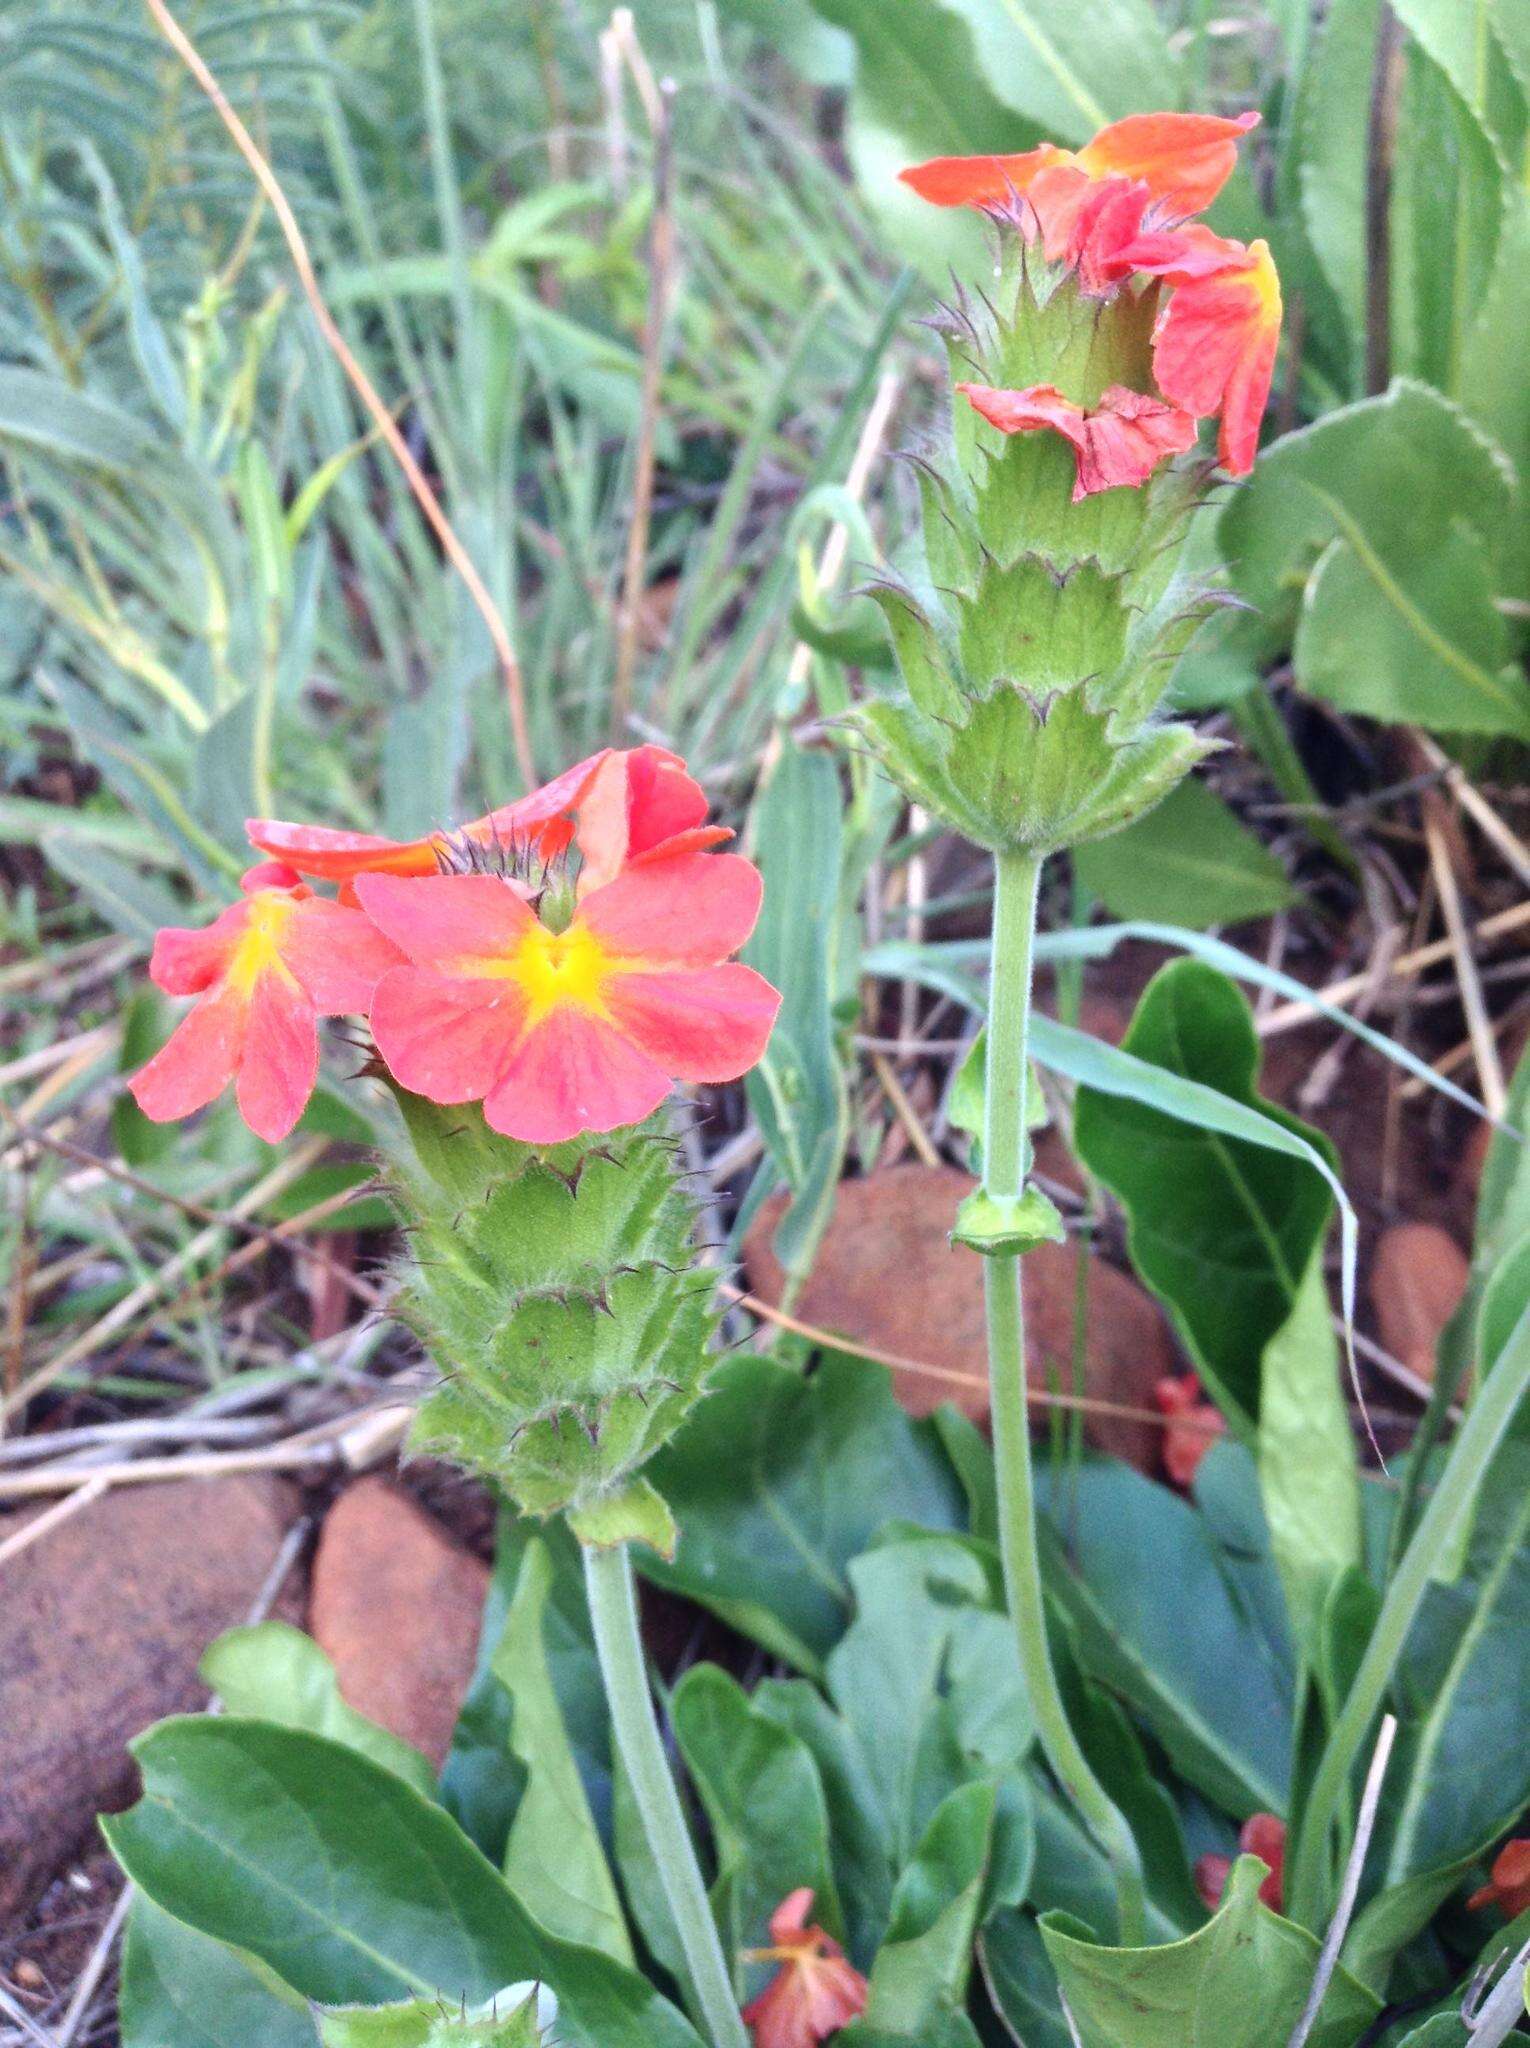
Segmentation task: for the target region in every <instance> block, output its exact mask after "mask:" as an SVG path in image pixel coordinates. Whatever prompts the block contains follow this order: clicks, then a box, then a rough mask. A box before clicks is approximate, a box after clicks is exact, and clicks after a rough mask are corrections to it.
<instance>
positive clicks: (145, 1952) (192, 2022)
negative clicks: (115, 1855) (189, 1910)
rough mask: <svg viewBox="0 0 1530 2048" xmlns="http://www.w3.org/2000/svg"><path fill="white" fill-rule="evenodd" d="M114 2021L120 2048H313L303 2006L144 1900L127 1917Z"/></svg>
mask: <svg viewBox="0 0 1530 2048" xmlns="http://www.w3.org/2000/svg"><path fill="white" fill-rule="evenodd" d="M117 2018H118V2024H119V2026H120V2027H121V2029H122V2048H313V2040H314V2033H313V2021H312V2020H311V2019H310V2018H309V2015H308V2007H307V2005H306V2003H305V2002H304V2000H302V1999H301V1998H299V1997H298V1996H297V1995H296V1994H295V1993H294V1992H291V1991H288V1990H286V1989H285V1987H283V1988H281V1989H277V1988H275V1987H274V1986H273V1985H272V1984H270V1983H268V1982H267V1981H266V1980H265V1979H264V1978H262V1977H261V1976H259V1975H257V1973H256V1971H255V1970H254V1969H253V1968H252V1967H251V1966H250V1965H249V1964H248V1963H247V1962H245V1961H243V1960H242V1959H241V1957H240V1956H239V1955H238V1954H236V1953H235V1951H234V1950H233V1949H231V1948H226V1947H225V1946H224V1944H223V1943H222V1942H221V1941H213V1940H211V1939H210V1938H209V1937H208V1936H207V1935H205V1934H198V1933H197V1932H196V1930H195V1929H194V1928H191V1927H185V1926H183V1925H182V1924H181V1922H180V1921H179V1920H174V1919H172V1918H171V1916H170V1915H169V1914H168V1913H166V1912H163V1911H162V1910H161V1909H160V1907H158V1906H156V1905H155V1904H154V1902H153V1900H152V1899H146V1898H142V1897H140V1898H136V1899H135V1900H134V1901H133V1904H132V1908H131V1910H130V1912H129V1914H128V1924H127V1933H126V1935H125V1937H124V1939H123V1946H122V1981H121V1985H120V1988H119V1990H118V1995H117Z"/></svg>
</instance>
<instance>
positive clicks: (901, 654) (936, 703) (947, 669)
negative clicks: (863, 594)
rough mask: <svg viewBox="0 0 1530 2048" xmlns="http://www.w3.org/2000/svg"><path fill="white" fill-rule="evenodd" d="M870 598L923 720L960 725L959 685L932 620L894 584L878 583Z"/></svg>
mask: <svg viewBox="0 0 1530 2048" xmlns="http://www.w3.org/2000/svg"><path fill="white" fill-rule="evenodd" d="M869 595H870V596H871V597H872V598H873V599H874V600H875V602H876V604H877V605H878V606H879V607H880V608H881V612H882V616H883V618H884V619H885V620H886V621H887V631H888V634H889V636H890V638H891V640H892V644H893V653H894V654H895V655H896V656H897V661H898V669H899V672H900V673H901V675H902V677H903V684H904V688H905V689H906V690H907V691H908V694H909V696H910V697H911V698H912V699H913V701H914V703H915V704H916V705H917V706H918V707H919V709H920V710H921V711H922V712H923V713H924V714H925V716H926V717H928V718H934V719H940V720H943V721H944V722H945V723H946V724H949V725H959V724H960V723H961V721H962V719H963V718H964V717H965V715H966V711H965V704H964V698H963V690H962V685H961V681H960V679H959V677H958V675H957V673H956V671H955V669H954V667H953V665H952V663H951V661H950V659H949V658H948V656H947V654H946V650H945V648H944V647H943V646H942V645H941V639H940V634H939V632H938V630H937V628H936V626H935V623H934V621H933V620H932V619H931V618H930V617H929V615H928V614H927V613H926V612H925V611H924V610H923V608H922V607H921V606H920V604H919V603H918V602H917V600H916V599H915V598H914V597H913V595H912V594H911V593H910V592H909V591H906V590H902V589H900V588H899V587H898V585H897V584H894V583H880V584H877V585H876V586H875V587H874V588H873V589H872V590H871V591H870V593H869Z"/></svg>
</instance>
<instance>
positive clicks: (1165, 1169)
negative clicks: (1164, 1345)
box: [1074, 960, 1331, 1428]
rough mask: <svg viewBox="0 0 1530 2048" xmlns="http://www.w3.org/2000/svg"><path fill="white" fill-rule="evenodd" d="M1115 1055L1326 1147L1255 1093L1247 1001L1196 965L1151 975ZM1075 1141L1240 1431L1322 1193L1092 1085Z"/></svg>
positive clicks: (1239, 1146)
mask: <svg viewBox="0 0 1530 2048" xmlns="http://www.w3.org/2000/svg"><path fill="white" fill-rule="evenodd" d="M1122 1051H1123V1052H1125V1053H1127V1054H1129V1055H1132V1056H1134V1057H1135V1058H1137V1059H1141V1060H1144V1061H1146V1062H1148V1063H1150V1064H1151V1065H1153V1066H1157V1067H1161V1068H1163V1069H1165V1070H1166V1071H1167V1072H1169V1073H1171V1074H1176V1075H1180V1076H1182V1077H1183V1078H1185V1079H1187V1080H1191V1081H1197V1082H1199V1083H1201V1084H1202V1085H1203V1086H1206V1087H1209V1088H1212V1089H1215V1090H1216V1091H1217V1092H1218V1093H1219V1094H1221V1095H1224V1096H1225V1097H1227V1098H1228V1100H1229V1101H1231V1102H1234V1103H1237V1104H1239V1105H1240V1106H1241V1107H1243V1108H1244V1109H1246V1110H1250V1111H1253V1112H1255V1113H1256V1114H1257V1115H1259V1116H1260V1117H1263V1118H1266V1119H1267V1120H1268V1121H1269V1123H1270V1124H1271V1125H1274V1126H1277V1127H1278V1128H1280V1129H1281V1130H1283V1131H1284V1132H1287V1133H1289V1134H1290V1135H1291V1136H1294V1137H1299V1138H1300V1139H1301V1140H1302V1141H1303V1143H1304V1144H1305V1145H1307V1146H1309V1147H1311V1148H1312V1149H1313V1150H1317V1151H1322V1152H1324V1153H1327V1152H1328V1146H1327V1142H1326V1140H1324V1139H1323V1138H1322V1137H1321V1136H1320V1135H1319V1134H1318V1133H1316V1132H1314V1131H1311V1130H1309V1129H1308V1127H1307V1126H1306V1125H1304V1124H1302V1123H1301V1122H1300V1120H1299V1119H1298V1118H1296V1117H1294V1116H1291V1115H1290V1114H1289V1113H1288V1112H1286V1111H1285V1110H1282V1109H1279V1108H1277V1107H1276V1106H1275V1105H1274V1104H1272V1103H1268V1102H1266V1101H1265V1100H1264V1098H1263V1097H1262V1096H1261V1095H1260V1094H1259V1092H1258V1089H1257V1086H1256V1079H1257V1075H1258V1070H1259V1041H1258V1039H1257V1037H1256V1036H1255V1033H1254V1026H1253V1019H1252V1016H1251V1015H1250V1012H1249V1008H1248V1005H1247V1003H1246V1002H1245V1001H1244V999H1243V997H1242V996H1241V995H1240V994H1239V993H1238V991H1237V990H1236V989H1235V988H1234V987H1233V985H1232V983H1231V982H1229V981H1227V980H1226V979H1225V978H1224V977H1223V976H1222V975H1220V974H1218V973H1217V972H1216V970H1215V969H1214V968H1211V967H1207V966H1205V965H1204V964H1203V963H1202V962H1200V961H1197V960H1180V961H1176V962H1175V963H1174V964H1173V965H1171V966H1169V967H1166V968H1164V969H1163V970H1162V971H1161V972H1160V973H1159V974H1157V975H1156V976H1155V977H1154V979H1153V981H1152V982H1151V983H1150V985H1149V987H1148V989H1147V991H1146V993H1145V994H1144V995H1143V997H1142V1000H1141V1002H1140V1003H1139V1004H1138V1006H1137V1011H1136V1015H1135V1016H1134V1017H1133V1019H1132V1023H1131V1028H1130V1030H1129V1031H1128V1032H1127V1035H1126V1038H1125V1040H1124V1041H1123V1044H1122ZM1074 1142H1075V1143H1076V1144H1077V1146H1078V1149H1079V1155H1080V1157H1081V1158H1082V1159H1083V1160H1084V1162H1085V1164H1086V1165H1087V1166H1088V1167H1089V1169H1090V1171H1091V1172H1093V1173H1095V1174H1097V1175H1098V1176H1099V1178H1100V1179H1101V1180H1102V1181H1104V1182H1105V1184H1106V1186H1107V1187H1109V1188H1110V1190H1111V1192H1112V1193H1113V1194H1114V1195H1115V1196H1116V1197H1117V1199H1118V1200H1119V1201H1120V1202H1121V1204H1122V1206H1123V1207H1124V1209H1125V1210H1126V1214H1127V1227H1128V1240H1127V1241H1128V1245H1129V1247H1130V1250H1131V1255H1132V1262H1133V1264H1134V1265H1135V1267H1136V1269H1137V1271H1138V1272H1139V1273H1140V1274H1141V1276H1142V1278H1143V1279H1144V1280H1145V1281H1146V1282H1147V1284H1148V1286H1149V1287H1151V1288H1152V1289H1153V1291H1154V1293H1155V1294H1157V1296H1158V1297H1159V1299H1160V1300H1161V1301H1162V1302H1164V1304H1165V1305H1166V1306H1167V1308H1168V1309H1169V1312H1170V1314H1171V1315H1172V1316H1173V1318H1174V1321H1175V1324H1176V1326H1177V1328H1178V1329H1179V1331H1180V1334H1181V1335H1182V1337H1183V1338H1184V1340H1185V1343H1186V1345H1187V1346H1188V1348H1189V1350H1190V1354H1191V1356H1192V1357H1193V1358H1194V1360H1195V1362H1196V1366H1197V1369H1198V1370H1199V1371H1200V1373H1201V1375H1202V1377H1203V1379H1204V1380H1205V1381H1206V1384H1207V1385H1208V1387H1210V1388H1211V1389H1212V1390H1213V1391H1214V1392H1215V1394H1216V1395H1217V1397H1218V1399H1219V1401H1220V1402H1221V1404H1222V1405H1223V1406H1224V1408H1226V1409H1227V1410H1228V1412H1229V1414H1230V1415H1231V1417H1232V1418H1233V1419H1234V1420H1235V1421H1237V1422H1239V1423H1240V1424H1241V1425H1242V1426H1243V1427H1244V1428H1249V1427H1251V1426H1252V1424H1253V1422H1254V1420H1255V1418H1257V1416H1258V1414H1259V1360H1260V1354H1261V1353H1262V1352H1263V1350H1264V1347H1265V1345H1266V1344H1268V1343H1269V1341H1270V1339H1271V1338H1272V1337H1273V1336H1274V1335H1275V1333H1276V1331H1278V1330H1279V1329H1280V1328H1281V1327H1282V1325H1283V1324H1284V1323H1285V1322H1286V1320H1287V1318H1288V1317H1289V1316H1290V1314H1291V1311H1292V1309H1293V1308H1294V1307H1295V1305H1296V1301H1297V1298H1298V1295H1299V1292H1300V1289H1301V1286H1302V1282H1303V1278H1304V1276H1305V1274H1306V1272H1307V1269H1308V1267H1309V1265H1310V1264H1311V1262H1312V1259H1313V1256H1314V1254H1315V1253H1316V1251H1317V1250H1318V1247H1319V1246H1320V1244H1321V1242H1322V1239H1323V1235H1324V1233H1325V1231H1326V1230H1327V1227H1328V1220H1329V1216H1330V1214H1331V1205H1330V1202H1329V1198H1328V1194H1327V1191H1326V1189H1325V1188H1324V1187H1323V1185H1322V1183H1321V1182H1320V1181H1319V1180H1318V1179H1317V1178H1316V1176H1315V1175H1313V1174H1312V1173H1311V1172H1310V1171H1308V1170H1307V1169H1306V1168H1305V1167H1304V1166H1303V1165H1301V1164H1300V1163H1299V1161H1297V1160H1295V1159H1289V1158H1283V1157H1281V1156H1279V1155H1278V1154H1276V1153H1273V1152H1270V1151H1266V1150H1262V1149H1260V1148H1258V1147H1255V1146H1253V1145H1250V1144H1245V1143H1240V1142H1239V1141H1238V1140H1237V1139H1235V1138H1230V1137H1228V1136H1227V1135H1226V1134H1225V1133H1224V1132H1220V1131H1213V1130H1207V1129H1204V1128H1202V1129H1196V1128H1194V1127H1193V1126H1191V1125H1188V1124H1184V1123H1180V1122H1178V1121H1177V1120H1175V1119H1174V1118H1172V1117H1169V1116H1166V1115H1164V1114H1163V1113H1162V1112H1161V1111H1158V1110H1155V1109H1152V1108H1149V1107H1147V1106H1146V1105H1144V1104H1142V1103H1138V1102H1127V1101H1123V1100H1121V1099H1120V1098H1116V1097H1111V1096H1107V1095H1103V1094H1101V1093H1099V1092H1097V1091H1096V1090H1094V1089H1092V1088H1084V1089H1080V1091H1079V1095H1078V1101H1077V1105H1076V1108H1075V1114H1074Z"/></svg>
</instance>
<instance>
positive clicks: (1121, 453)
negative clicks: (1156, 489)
mask: <svg viewBox="0 0 1530 2048" xmlns="http://www.w3.org/2000/svg"><path fill="white" fill-rule="evenodd" d="M956 388H957V390H958V391H960V392H961V393H962V394H963V395H964V396H965V397H966V398H967V399H969V400H970V401H971V403H972V405H973V407H974V409H975V410H976V411H978V412H980V413H981V414H982V416H983V418H984V419H985V420H987V421H988V423H989V424H990V426H995V427H997V428H998V429H999V431H1000V433H1003V434H1026V433H1031V432H1034V431H1035V430H1036V429H1038V428H1043V427H1046V428H1050V429H1051V431H1052V432H1053V433H1056V434H1061V435H1062V437H1063V439H1064V440H1065V441H1067V442H1068V443H1069V444H1070V445H1071V446H1072V449H1073V460H1074V467H1075V470H1076V476H1075V479H1074V484H1073V500H1074V503H1075V504H1077V502H1078V500H1079V499H1080V498H1087V497H1090V496H1091V495H1092V494H1093V493H1094V492H1095V491H1108V490H1112V489H1113V488H1114V487H1115V486H1116V485H1118V484H1140V483H1143V482H1144V481H1145V480H1146V479H1147V478H1148V477H1149V476H1151V475H1152V473H1153V471H1154V470H1155V469H1156V468H1157V467H1158V464H1159V463H1160V462H1162V461H1163V460H1164V459H1165V457H1166V456H1170V455H1182V454H1183V453H1184V451H1185V450H1186V449H1187V448H1193V447H1194V446H1195V421H1194V420H1193V419H1192V418H1191V416H1190V414H1189V413H1187V412H1181V411H1180V410H1179V408H1178V407H1177V406H1173V405H1165V404H1164V402H1163V400H1162V399H1160V398H1149V397H1147V396H1146V395H1145V394H1144V393H1142V392H1140V391H1131V390H1128V388H1127V387H1126V386H1125V385H1124V384H1112V385H1111V386H1110V388H1109V389H1108V390H1107V391H1106V392H1105V393H1104V394H1103V395H1102V396H1101V399H1100V402H1099V404H1098V405H1097V406H1095V407H1094V408H1093V409H1092V410H1091V411H1085V410H1084V408H1083V407H1082V406H1078V405H1075V404H1074V403H1073V401H1072V400H1071V399H1068V398H1064V397H1063V395H1062V393H1061V392H1060V391H1059V390H1058V389H1057V387H1056V386H1055V385H1054V384H1033V385H1031V386H1030V388H1029V389H1028V390H1025V391H998V390H995V389H994V388H993V386H992V385H988V384H958V385H957V387H956Z"/></svg>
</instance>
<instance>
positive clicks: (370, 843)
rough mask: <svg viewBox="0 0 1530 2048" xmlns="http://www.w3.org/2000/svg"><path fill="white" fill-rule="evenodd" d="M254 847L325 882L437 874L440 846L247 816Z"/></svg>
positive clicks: (435, 842)
mask: <svg viewBox="0 0 1530 2048" xmlns="http://www.w3.org/2000/svg"><path fill="white" fill-rule="evenodd" d="M244 829H245V832H246V833H247V834H248V836H249V841H250V844H251V845H252V846H255V847H258V848H259V849H260V851H261V852H262V853H266V854H269V855H270V856H271V858H272V859H273V860H278V861H283V862H285V863H286V864H287V865H288V866H289V867H293V868H296V869H297V870H298V871H299V873H301V874H305V875H313V876H314V877H316V878H317V879H318V880H319V881H324V882H347V881H350V880H351V879H352V878H353V877H354V876H356V875H433V874H434V873H435V872H436V847H437V845H438V844H439V841H438V839H437V838H435V837H431V838H429V839H410V840H398V839H384V838H382V837H380V835H379V834H377V833H375V832H342V831H340V830H338V829H337V828H335V827H334V826H330V825H293V824H289V823H288V822H287V821H286V820H285V819H282V818H246V819H245V821H244Z"/></svg>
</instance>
